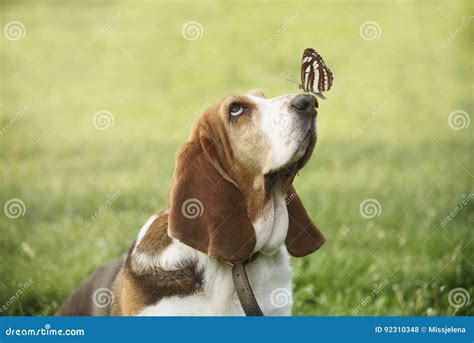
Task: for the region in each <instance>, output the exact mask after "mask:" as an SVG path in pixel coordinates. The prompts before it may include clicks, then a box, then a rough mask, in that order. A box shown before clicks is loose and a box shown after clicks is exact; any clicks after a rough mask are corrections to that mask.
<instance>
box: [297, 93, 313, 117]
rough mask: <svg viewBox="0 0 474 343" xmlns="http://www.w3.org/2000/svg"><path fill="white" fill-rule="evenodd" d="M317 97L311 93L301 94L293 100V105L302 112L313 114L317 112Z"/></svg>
mask: <svg viewBox="0 0 474 343" xmlns="http://www.w3.org/2000/svg"><path fill="white" fill-rule="evenodd" d="M316 104H317V100H316V98H315V97H314V96H313V95H311V94H300V95H297V96H295V97H294V99H293V100H291V107H292V108H294V109H295V111H296V112H297V113H300V114H312V113H315V109H314V108H315V107H316V106H317V105H316Z"/></svg>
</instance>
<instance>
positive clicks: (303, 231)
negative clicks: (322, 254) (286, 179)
mask: <svg viewBox="0 0 474 343" xmlns="http://www.w3.org/2000/svg"><path fill="white" fill-rule="evenodd" d="M286 194H287V200H286V203H287V206H286V207H287V209H288V219H289V223H288V233H287V235H286V240H285V243H286V248H287V249H288V252H289V253H290V254H291V255H292V256H294V257H302V256H306V255H309V254H311V253H312V252H314V251H316V250H318V249H319V248H320V247H321V246H322V245H323V244H324V242H325V239H324V236H323V234H322V233H321V231H319V229H318V228H317V227H316V225H314V223H313V222H312V221H311V218H310V217H309V215H308V213H307V212H306V209H305V208H304V206H303V203H302V202H301V199H300V197H299V195H298V194H297V193H296V191H295V189H294V187H293V186H290V188H289V189H288V191H287V193H286Z"/></svg>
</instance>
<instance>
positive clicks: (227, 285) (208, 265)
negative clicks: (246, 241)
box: [140, 192, 293, 316]
mask: <svg viewBox="0 0 474 343" xmlns="http://www.w3.org/2000/svg"><path fill="white" fill-rule="evenodd" d="M272 198H273V199H272V200H271V201H272V203H273V205H272V206H271V209H269V210H268V211H267V213H266V214H264V215H263V216H262V218H260V219H259V220H257V221H256V223H255V224H254V228H255V233H256V236H257V242H258V243H257V244H259V245H261V246H262V249H261V250H260V252H261V254H260V256H259V257H258V258H257V259H256V260H255V261H253V262H252V263H250V264H249V265H248V266H247V273H248V276H249V279H250V282H251V284H252V289H253V291H254V293H255V297H256V298H257V301H258V303H259V305H260V307H261V308H262V311H263V312H264V314H265V315H280V316H281V315H284V316H287V315H291V308H292V305H293V304H292V301H291V279H292V276H293V272H292V270H291V267H290V264H289V257H288V253H287V251H286V248H285V246H284V244H283V243H284V240H285V237H286V232H287V230H288V212H287V210H286V204H285V199H284V198H283V196H282V195H281V194H279V193H277V192H274V194H273V196H272ZM282 208H284V210H282ZM277 209H279V210H277ZM270 224H271V225H270ZM190 261H193V262H194V263H196V265H197V269H198V271H199V272H202V273H203V275H204V280H203V281H204V283H203V288H202V290H201V291H199V292H196V293H195V294H193V295H189V296H184V297H181V296H174V297H168V298H164V299H162V300H160V301H158V302H157V303H156V304H154V305H151V306H148V307H146V308H144V309H143V310H142V312H141V313H140V315H143V316H179V315H186V316H192V315H197V316H213V315H223V316H241V315H244V312H243V310H242V307H241V305H240V303H239V300H238V298H237V294H236V292H235V289H234V284H233V281H232V267H231V266H230V265H228V264H226V263H223V262H221V261H219V260H217V259H216V258H213V257H209V256H207V255H205V254H203V253H201V252H198V251H197V250H195V249H192V248H191V247H188V246H186V245H184V244H182V243H180V242H178V241H176V240H173V243H172V244H171V245H170V246H169V247H168V248H166V249H165V250H164V251H163V252H162V253H161V254H160V255H159V256H156V257H153V258H150V259H149V260H147V261H146V264H147V265H148V264H149V263H150V262H152V263H154V264H155V266H157V267H160V268H163V269H166V270H176V269H178V268H180V267H182V266H183V264H184V263H188V262H190ZM278 293H280V296H281V295H282V294H283V300H284V301H283V302H281V298H278ZM285 296H286V297H289V298H288V299H285ZM286 300H288V301H286Z"/></svg>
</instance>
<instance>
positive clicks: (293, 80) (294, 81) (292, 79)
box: [286, 75, 298, 83]
mask: <svg viewBox="0 0 474 343" xmlns="http://www.w3.org/2000/svg"><path fill="white" fill-rule="evenodd" d="M290 76H291V79H286V81H289V82H293V83H298V81H296V79H295V77H294V76H293V75H290Z"/></svg>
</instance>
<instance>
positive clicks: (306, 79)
mask: <svg viewBox="0 0 474 343" xmlns="http://www.w3.org/2000/svg"><path fill="white" fill-rule="evenodd" d="M333 80H334V76H333V75H332V72H331V70H330V69H329V68H328V67H326V64H325V63H324V60H323V58H322V57H321V56H320V55H319V54H318V53H317V52H316V51H315V50H314V49H311V48H308V49H305V51H304V52H303V58H302V60H301V85H300V88H302V89H303V90H304V91H305V92H314V93H317V94H320V93H323V92H327V91H328V90H329V89H331V86H332V83H333Z"/></svg>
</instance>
